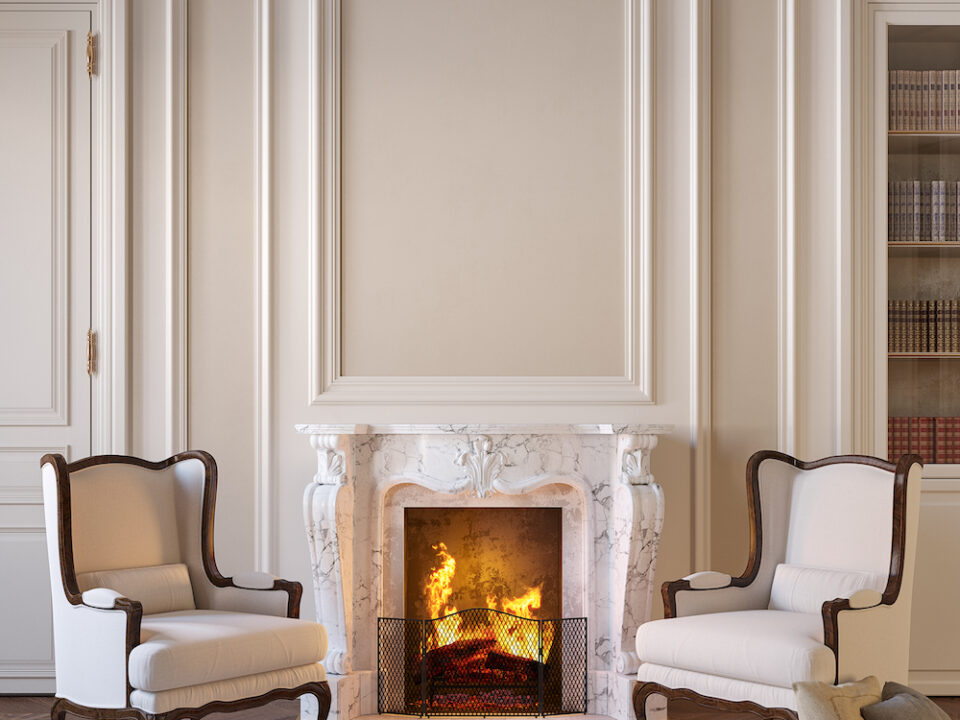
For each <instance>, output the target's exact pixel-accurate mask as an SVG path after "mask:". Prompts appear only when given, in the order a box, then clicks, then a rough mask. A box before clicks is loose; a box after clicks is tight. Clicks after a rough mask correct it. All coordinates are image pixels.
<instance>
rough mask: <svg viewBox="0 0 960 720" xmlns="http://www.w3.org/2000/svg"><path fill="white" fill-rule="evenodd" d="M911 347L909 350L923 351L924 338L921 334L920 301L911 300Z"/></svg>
mask: <svg viewBox="0 0 960 720" xmlns="http://www.w3.org/2000/svg"><path fill="white" fill-rule="evenodd" d="M909 302H910V348H909V352H922V351H923V338H922V337H921V335H920V302H919V301H918V300H910V301H909Z"/></svg>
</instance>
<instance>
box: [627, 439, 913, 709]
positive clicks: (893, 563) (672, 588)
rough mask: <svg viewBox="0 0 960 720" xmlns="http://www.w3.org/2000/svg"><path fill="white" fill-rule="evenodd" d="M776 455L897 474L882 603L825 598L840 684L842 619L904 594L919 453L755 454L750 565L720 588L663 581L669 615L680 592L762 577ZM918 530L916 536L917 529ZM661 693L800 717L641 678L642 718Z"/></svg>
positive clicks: (807, 465)
mask: <svg viewBox="0 0 960 720" xmlns="http://www.w3.org/2000/svg"><path fill="white" fill-rule="evenodd" d="M770 459H773V460H779V461H780V462H783V463H787V464H788V465H792V466H793V467H795V468H797V469H799V470H815V469H817V468H821V467H825V466H828V465H840V464H851V463H852V464H859V465H868V466H872V467H876V468H880V469H883V470H886V471H888V472H891V473H893V474H894V478H893V523H892V528H893V532H892V537H891V546H890V567H889V573H888V576H887V582H886V586H885V588H884V590H883V592H882V594H881V596H880V601H879V604H878V605H871V606H869V607H853V606H851V603H850V599H849V598H836V599H833V600H827V601H825V602H824V603H823V605H822V607H821V616H822V618H823V636H824V645H826V646H827V647H828V648H830V650H831V651H832V652H833V655H834V658H835V660H836V673H835V676H834V682H835V683H836V682H839V681H840V676H841V645H840V635H841V633H840V625H841V620H842V619H844V618H846V617H853V616H855V615H857V614H863V613H869V612H870V611H871V610H875V609H876V608H882V607H890V606H893V605H894V603H896V601H897V599H898V598H899V597H900V592H901V587H902V585H903V580H904V574H905V562H906V558H907V553H908V547H907V542H908V532H907V520H908V512H907V509H908V500H907V498H908V492H907V490H908V482H907V481H908V477H909V476H910V475H911V471H913V470H915V469H916V473H915V478H914V480H915V482H916V483H919V480H920V478H919V469H920V468H921V467H922V459H921V458H920V457H919V456H918V455H904V456H902V457H901V458H900V460H899V461H898V462H897V463H896V464H893V463H890V462H887V461H885V460H882V459H880V458H875V457H870V456H865V455H837V456H833V457H827V458H823V459H820V460H816V461H812V462H804V461H802V460H798V459H796V458H794V457H791V456H789V455H786V454H784V453H781V452H777V451H773V450H764V451H760V452H758V453H755V454H754V455H753V456H752V457H751V458H750V460H749V461H748V463H747V471H746V476H747V478H746V479H747V505H748V510H749V523H750V541H749V542H750V544H749V558H748V560H747V566H746V569H745V570H744V571H743V573H742V574H741V575H740V576H739V577H733V578H730V581H729V583H728V584H726V585H722V586H717V587H709V588H695V587H692V586H691V582H690V580H688V579H686V578H685V579H681V580H673V581H669V582H665V583H663V585H662V587H661V595H662V597H663V612H664V618H674V617H677V616H678V612H677V596H678V594H680V593H687V592H692V593H709V592H711V591H713V590H722V589H725V588H728V587H735V588H746V587H747V586H749V585H750V584H751V583H753V582H754V580H756V579H757V576H758V574H759V572H760V565H761V558H762V553H763V524H762V514H761V493H760V465H761V463H762V462H763V461H764V460H770ZM910 490H911V494H914V493H918V492H919V487H914V486H913V484H912V483H911V486H910ZM914 512H915V510H914ZM914 522H915V520H914ZM913 532H914V538H915V533H916V528H913ZM914 542H915V539H914ZM858 679H859V678H858ZM845 680H846V679H845ZM655 694H656V695H662V696H664V698H666V700H667V702H669V701H670V700H671V699H672V700H686V701H689V702H691V703H693V704H695V705H697V706H699V707H702V708H705V709H711V710H722V711H729V712H738V713H744V714H750V715H755V716H756V717H758V718H765V719H766V718H770V719H771V720H773V719H776V720H796V718H797V713H796V712H795V711H794V710H791V709H789V708H782V707H779V708H770V707H764V706H762V705H759V704H757V703H755V702H750V701H730V700H724V699H720V698H714V697H708V696H705V695H701V694H699V693H697V692H695V691H693V690H689V689H684V688H670V687H666V686H664V685H661V684H659V683H656V682H638V683H637V684H636V686H635V687H634V693H633V703H634V710H635V712H636V716H637V718H638V720H645V718H646V705H647V699H648V698H649V697H650V696H651V695H655Z"/></svg>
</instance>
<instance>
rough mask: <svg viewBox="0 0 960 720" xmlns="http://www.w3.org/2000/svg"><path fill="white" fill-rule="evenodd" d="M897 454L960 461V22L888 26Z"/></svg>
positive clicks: (890, 374)
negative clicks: (952, 23) (915, 454)
mask: <svg viewBox="0 0 960 720" xmlns="http://www.w3.org/2000/svg"><path fill="white" fill-rule="evenodd" d="M887 60H888V71H889V73H888V98H887V100H888V113H887V181H888V188H887V292H888V325H887V351H888V361H887V403H888V407H887V410H888V413H887V414H888V428H887V429H888V432H887V436H888V447H887V451H888V454H889V456H890V458H891V459H893V460H895V459H896V458H898V457H899V456H900V455H902V454H903V453H906V452H913V453H918V454H919V455H921V456H922V457H923V459H924V461H925V462H926V463H928V464H960V87H958V85H960V26H949V25H937V26H924V25H889V26H888V31H887Z"/></svg>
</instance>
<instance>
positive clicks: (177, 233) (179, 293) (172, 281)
mask: <svg viewBox="0 0 960 720" xmlns="http://www.w3.org/2000/svg"><path fill="white" fill-rule="evenodd" d="M165 14H166V36H165V43H166V48H165V69H164V70H165V73H164V74H165V84H166V88H165V90H166V100H167V108H166V109H167V114H166V118H165V127H164V138H165V155H164V164H165V184H164V192H165V198H164V215H165V221H166V238H165V239H166V248H165V249H166V275H167V285H166V298H165V300H166V302H165V314H166V318H165V320H166V331H167V343H166V351H167V353H166V358H165V367H164V378H165V382H166V388H167V392H166V395H165V408H164V411H165V417H166V423H165V429H166V438H165V452H166V453H167V455H173V454H175V453H178V452H182V451H184V450H186V449H187V367H188V365H187V363H188V356H187V322H188V321H187V286H188V285H187V283H188V267H187V264H188V255H187V0H167V2H166V6H165Z"/></svg>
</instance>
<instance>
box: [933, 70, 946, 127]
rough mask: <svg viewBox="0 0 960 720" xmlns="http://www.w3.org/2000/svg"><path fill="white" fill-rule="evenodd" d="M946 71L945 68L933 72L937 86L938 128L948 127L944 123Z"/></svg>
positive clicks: (936, 125)
mask: <svg viewBox="0 0 960 720" xmlns="http://www.w3.org/2000/svg"><path fill="white" fill-rule="evenodd" d="M944 73H945V71H944V70H934V72H933V76H934V83H935V84H936V87H937V106H936V107H937V110H936V124H935V128H936V129H937V130H943V129H944V127H946V126H945V125H944V122H943V116H944V112H943V76H944Z"/></svg>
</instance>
